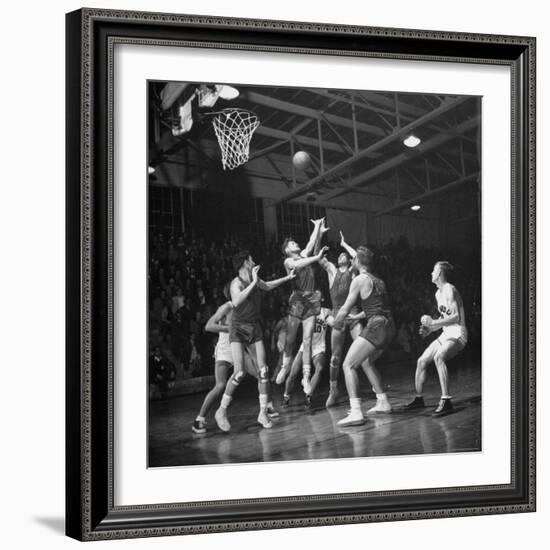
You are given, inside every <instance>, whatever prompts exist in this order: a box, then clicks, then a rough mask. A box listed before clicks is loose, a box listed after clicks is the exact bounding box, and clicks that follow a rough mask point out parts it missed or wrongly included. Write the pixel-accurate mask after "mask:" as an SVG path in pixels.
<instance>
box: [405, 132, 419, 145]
mask: <svg viewBox="0 0 550 550" xmlns="http://www.w3.org/2000/svg"><path fill="white" fill-rule="evenodd" d="M420 142H421V139H420V138H419V137H417V136H415V135H414V134H410V135H408V136H407V137H406V138H405V139H404V140H403V143H404V144H405V145H406V146H407V147H416V146H417V145H419V144H420Z"/></svg>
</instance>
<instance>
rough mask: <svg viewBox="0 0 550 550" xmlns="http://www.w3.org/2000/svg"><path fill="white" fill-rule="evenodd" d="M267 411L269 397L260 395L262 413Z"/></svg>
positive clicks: (263, 394)
mask: <svg viewBox="0 0 550 550" xmlns="http://www.w3.org/2000/svg"><path fill="white" fill-rule="evenodd" d="M266 409H267V395H266V394H265V393H260V411H265V410H266Z"/></svg>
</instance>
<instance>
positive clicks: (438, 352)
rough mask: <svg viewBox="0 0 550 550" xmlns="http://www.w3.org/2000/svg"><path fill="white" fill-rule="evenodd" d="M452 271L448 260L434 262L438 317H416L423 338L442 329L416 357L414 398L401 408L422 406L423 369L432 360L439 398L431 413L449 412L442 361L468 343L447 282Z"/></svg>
mask: <svg viewBox="0 0 550 550" xmlns="http://www.w3.org/2000/svg"><path fill="white" fill-rule="evenodd" d="M452 270H453V266H452V265H451V264H450V263H449V262H445V261H440V262H437V263H436V264H435V265H434V268H433V271H432V283H433V284H434V285H435V286H436V287H437V291H436V293H435V299H436V302H437V309H438V311H439V313H440V317H439V319H432V318H431V317H430V316H429V315H423V316H422V317H421V319H420V331H419V332H420V334H421V335H422V336H423V337H426V336H427V335H428V334H431V333H432V332H436V331H438V330H441V331H442V332H441V334H440V335H439V337H438V338H437V339H436V340H434V341H433V342H432V343H431V344H430V345H429V346H428V347H427V348H426V350H425V351H424V353H423V354H422V355H421V356H420V358H419V359H418V362H417V364H416V374H415V386H416V397H415V398H414V399H413V401H411V403H409V404H408V405H406V406H405V410H413V409H420V408H423V407H424V397H423V395H422V390H423V388H424V381H425V380H426V369H427V367H428V365H429V364H430V363H431V362H432V361H433V362H434V363H435V366H436V368H437V374H438V375H439V384H440V386H441V399H440V400H439V404H438V405H437V407H436V409H435V410H434V412H433V415H434V416H444V415H446V414H449V413H451V412H453V404H452V403H451V396H450V395H449V375H448V371H447V363H446V362H447V361H448V360H449V359H452V358H453V357H454V356H455V355H456V354H457V353H459V352H460V351H462V350H463V349H464V347H465V346H466V344H467V342H468V331H467V329H466V321H465V315H464V304H463V302H462V298H461V296H460V294H459V292H458V290H457V289H456V287H454V286H453V285H452V284H451V283H449V282H448V277H449V273H451V272H452Z"/></svg>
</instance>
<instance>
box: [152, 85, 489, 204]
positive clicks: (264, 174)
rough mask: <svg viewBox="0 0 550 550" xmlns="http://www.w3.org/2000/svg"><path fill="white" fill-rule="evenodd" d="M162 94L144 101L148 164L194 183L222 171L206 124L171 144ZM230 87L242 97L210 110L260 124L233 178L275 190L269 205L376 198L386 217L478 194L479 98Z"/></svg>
mask: <svg viewBox="0 0 550 550" xmlns="http://www.w3.org/2000/svg"><path fill="white" fill-rule="evenodd" d="M164 86H165V83H161V82H158V83H154V84H153V85H152V88H151V93H150V96H149V97H150V108H151V111H150V113H151V115H152V119H150V120H151V121H152V124H151V125H150V129H151V132H150V145H151V162H152V163H153V164H157V165H159V164H162V163H166V162H168V163H170V162H175V163H178V164H180V165H185V164H187V167H188V168H189V170H190V173H191V174H194V175H195V176H197V175H198V176H199V177H200V175H201V173H205V172H207V171H211V170H212V166H213V165H216V166H218V167H219V169H220V170H221V161H220V151H219V147H218V145H217V143H216V141H215V135H214V132H213V129H212V126H211V124H209V123H205V122H204V121H203V123H202V124H200V123H199V124H195V125H194V128H193V130H192V131H191V132H189V133H188V134H185V135H183V136H181V137H174V136H173V135H172V133H171V131H170V125H171V124H173V122H174V121H173V117H174V113H175V112H176V111H174V108H173V106H172V108H168V109H166V108H163V105H162V101H161V95H162V90H163V88H164ZM195 86H196V85H192V86H190V87H192V88H194V87H195ZM235 86H236V87H237V88H238V89H239V92H240V95H239V97H238V98H237V99H235V100H233V101H231V102H224V101H223V100H219V101H218V104H216V110H218V109H219V108H220V107H221V108H224V107H229V106H231V107H232V106H235V107H239V108H241V109H248V110H251V111H253V112H254V113H255V114H256V115H257V116H258V117H259V120H260V126H259V127H258V129H257V130H256V132H255V134H254V136H253V138H252V141H251V147H250V160H249V161H248V163H247V164H246V165H244V166H243V167H242V168H239V169H238V170H242V171H244V173H245V174H246V177H247V178H249V179H250V180H251V181H256V182H261V181H263V182H266V181H267V182H270V185H272V186H273V185H276V186H277V193H276V199H275V203H280V202H285V201H288V200H300V199H304V198H307V200H309V201H317V202H318V203H322V204H327V202H328V201H334V200H335V199H337V198H339V197H343V198H346V199H348V202H349V201H351V200H352V199H353V197H357V196H358V195H365V196H366V197H371V198H372V197H383V198H384V199H385V200H384V201H382V202H380V201H379V207H378V209H377V210H378V211H377V213H378V214H385V213H392V212H400V211H406V210H408V208H409V207H410V206H411V205H412V204H415V203H416V202H419V203H429V202H437V201H438V200H441V198H443V197H448V196H449V194H450V193H453V194H457V196H459V195H460V193H465V192H472V191H475V192H477V186H478V182H479V172H480V141H479V140H480V137H479V136H480V108H481V100H480V98H479V97H474V96H452V95H442V94H413V93H402V92H397V93H396V92H369V91H357V90H337V89H330V90H327V89H306V88H300V89H298V88H285V87H273V88H271V87H258V86H254V87H252V86H238V85H235ZM188 89H189V88H188ZM182 98H183V99H185V98H184V95H182V96H181V97H180V98H178V99H176V100H175V103H174V104H175V105H177V104H178V101H179V102H180V103H181V101H182ZM410 134H414V135H416V136H418V137H419V138H420V139H421V143H420V145H418V146H417V147H415V148H408V147H406V146H405V145H404V144H403V140H404V139H405V138H406V137H407V136H408V135H410ZM299 150H304V151H307V152H308V153H309V155H310V157H311V159H312V163H311V165H310V167H309V168H308V169H307V170H305V171H304V170H298V169H296V168H294V167H293V164H292V162H291V159H292V155H293V153H294V152H296V151H299ZM273 182H276V183H275V184H274V183H273ZM353 200H355V199H353Z"/></svg>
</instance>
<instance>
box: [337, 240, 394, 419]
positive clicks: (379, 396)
mask: <svg viewBox="0 0 550 550" xmlns="http://www.w3.org/2000/svg"><path fill="white" fill-rule="evenodd" d="M372 261H373V253H372V251H371V250H369V249H368V248H366V247H364V246H360V247H359V248H357V255H356V257H355V259H354V264H355V267H356V269H357V271H358V275H357V276H356V277H355V278H354V279H353V281H352V282H351V285H350V289H349V294H348V297H347V298H346V301H345V303H344V304H343V305H342V306H341V307H340V309H339V310H338V315H337V316H336V318H335V319H334V320H333V321H332V324H333V326H334V327H336V329H337V330H343V328H344V321H345V319H346V316H347V315H348V314H349V312H350V311H351V309H352V307H353V306H354V304H355V303H356V302H357V300H360V301H361V309H362V310H363V312H364V314H365V318H366V321H367V322H366V325H365V327H364V328H363V329H362V330H361V334H360V335H359V336H358V337H357V338H356V339H355V340H354V342H353V343H352V344H351V346H350V348H349V350H348V353H347V354H346V358H345V359H344V365H343V369H344V375H345V379H346V388H347V390H348V395H349V400H350V405H351V411H350V413H349V414H348V416H346V417H345V418H343V419H342V420H340V421H339V422H338V426H342V427H344V426H358V425H360V424H363V423H364V422H365V417H364V416H363V411H362V409H361V398H360V397H359V388H358V386H359V380H358V377H357V372H356V371H357V369H358V368H359V366H362V367H363V370H364V371H365V374H366V375H367V378H368V379H369V382H370V383H371V384H372V387H373V388H374V391H375V392H376V406H375V407H373V408H372V409H370V410H369V411H368V412H369V413H377V412H389V411H391V405H390V403H389V401H388V398H387V396H386V394H385V393H384V387H383V385H382V380H381V377H380V374H379V373H378V370H377V369H376V367H375V361H376V359H378V357H380V355H382V353H383V351H384V349H385V348H386V347H387V346H388V344H389V343H390V342H391V340H392V339H393V337H394V335H395V324H394V322H393V318H392V314H391V311H390V309H389V306H388V295H387V292H386V285H385V283H384V281H382V280H381V279H379V278H378V277H375V276H374V275H373V274H372V273H371V270H372ZM330 322H331V320H329V324H330Z"/></svg>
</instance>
